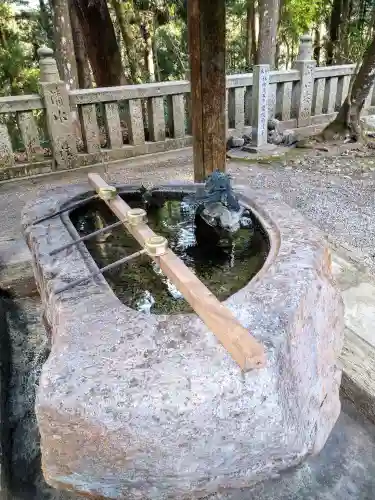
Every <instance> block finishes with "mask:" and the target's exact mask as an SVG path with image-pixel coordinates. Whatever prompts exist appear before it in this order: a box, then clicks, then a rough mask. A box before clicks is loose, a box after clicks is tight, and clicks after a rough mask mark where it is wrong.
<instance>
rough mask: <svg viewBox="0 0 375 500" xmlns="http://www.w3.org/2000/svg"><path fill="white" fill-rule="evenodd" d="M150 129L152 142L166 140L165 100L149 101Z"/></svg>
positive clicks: (157, 98)
mask: <svg viewBox="0 0 375 500" xmlns="http://www.w3.org/2000/svg"><path fill="white" fill-rule="evenodd" d="M147 108H148V128H149V134H150V140H151V141H155V142H157V141H164V140H165V118H164V99H163V98H162V97H153V98H151V99H148V101H147Z"/></svg>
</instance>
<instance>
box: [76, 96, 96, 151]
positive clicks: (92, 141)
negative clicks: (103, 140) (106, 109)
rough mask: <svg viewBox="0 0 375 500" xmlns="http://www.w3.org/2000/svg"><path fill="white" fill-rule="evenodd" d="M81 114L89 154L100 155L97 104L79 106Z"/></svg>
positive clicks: (84, 138)
mask: <svg viewBox="0 0 375 500" xmlns="http://www.w3.org/2000/svg"><path fill="white" fill-rule="evenodd" d="M78 109H79V112H80V114H81V118H82V125H83V131H82V132H83V140H84V141H85V145H86V149H87V152H88V153H98V152H99V151H100V135H99V127H98V120H97V117H96V106H95V104H84V105H83V106H79V108H78Z"/></svg>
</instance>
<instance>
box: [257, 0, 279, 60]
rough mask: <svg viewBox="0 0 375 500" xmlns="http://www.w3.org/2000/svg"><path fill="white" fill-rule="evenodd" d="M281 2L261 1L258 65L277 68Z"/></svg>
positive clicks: (272, 0) (273, 0) (275, 0)
mask: <svg viewBox="0 0 375 500" xmlns="http://www.w3.org/2000/svg"><path fill="white" fill-rule="evenodd" d="M278 22H279V0H259V43H258V64H269V65H270V67H271V69H273V68H274V66H275V55H276V38H277V26H278Z"/></svg>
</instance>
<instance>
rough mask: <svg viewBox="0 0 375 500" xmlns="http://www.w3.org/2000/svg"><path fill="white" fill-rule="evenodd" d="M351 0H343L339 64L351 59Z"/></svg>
mask: <svg viewBox="0 0 375 500" xmlns="http://www.w3.org/2000/svg"><path fill="white" fill-rule="evenodd" d="M350 14H351V8H350V1H349V0H342V14H341V24H340V34H339V38H340V49H341V50H340V52H339V54H338V57H337V63H338V64H345V63H348V62H349V60H350V49H349V25H350Z"/></svg>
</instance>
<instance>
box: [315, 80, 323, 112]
mask: <svg viewBox="0 0 375 500" xmlns="http://www.w3.org/2000/svg"><path fill="white" fill-rule="evenodd" d="M325 87H326V78H317V79H316V80H315V82H314V98H313V102H314V105H313V111H314V115H321V114H322V113H323V103H324V94H325Z"/></svg>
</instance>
